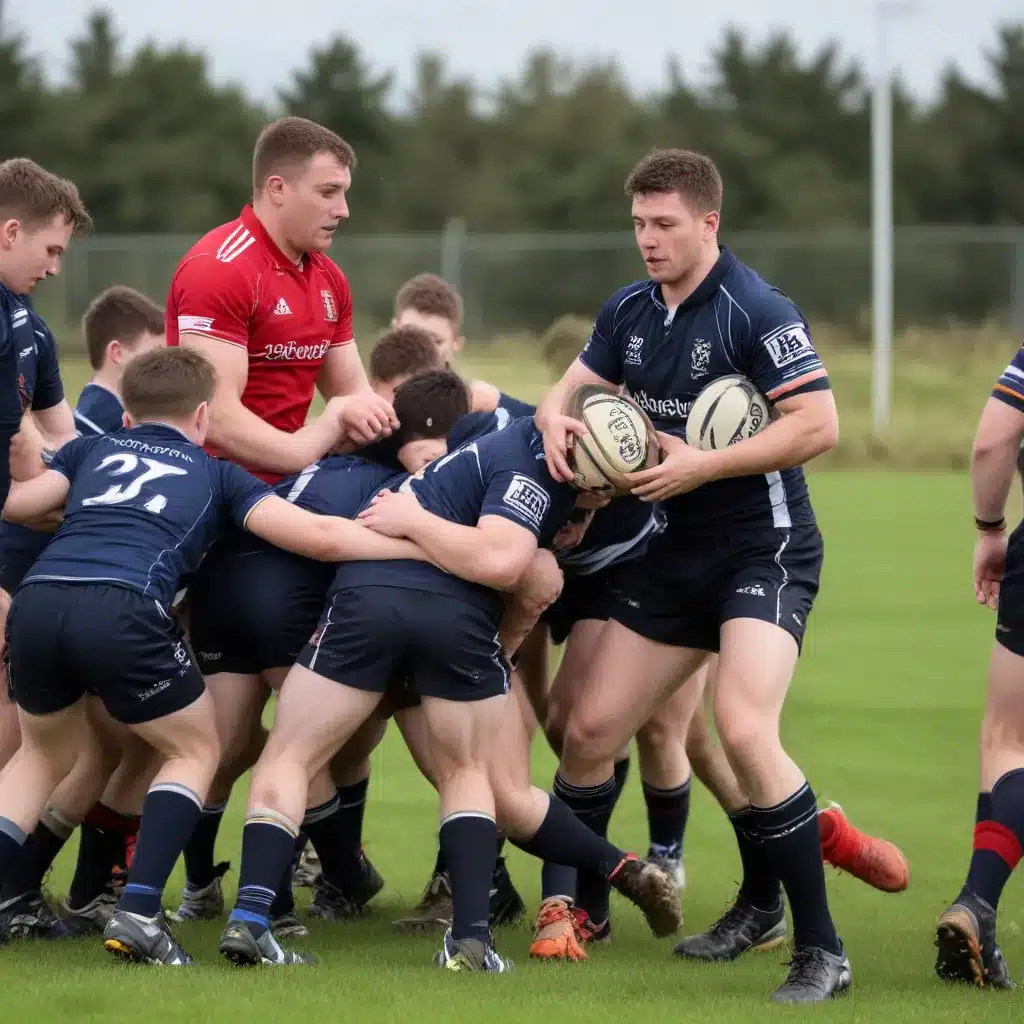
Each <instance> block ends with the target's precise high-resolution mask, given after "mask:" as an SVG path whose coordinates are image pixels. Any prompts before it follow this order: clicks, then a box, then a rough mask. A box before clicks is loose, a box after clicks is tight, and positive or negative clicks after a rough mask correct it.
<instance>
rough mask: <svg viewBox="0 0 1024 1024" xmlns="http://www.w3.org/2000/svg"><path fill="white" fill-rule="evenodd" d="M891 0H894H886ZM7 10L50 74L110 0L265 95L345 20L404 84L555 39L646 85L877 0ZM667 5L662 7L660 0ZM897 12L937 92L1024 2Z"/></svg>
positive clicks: (127, 16) (344, 1)
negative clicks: (723, 49) (424, 55)
mask: <svg viewBox="0 0 1024 1024" xmlns="http://www.w3.org/2000/svg"><path fill="white" fill-rule="evenodd" d="M887 5H888V6H895V4H893V3H892V2H891V0H887ZM2 6H3V11H4V18H5V20H6V21H7V22H8V23H11V24H13V25H14V26H16V27H17V28H19V29H21V30H22V31H24V32H25V33H26V34H27V36H28V40H29V45H30V48H31V50H32V51H33V52H35V53H37V54H39V55H41V56H42V57H43V58H44V61H45V66H46V68H47V72H48V74H50V75H51V76H52V77H53V78H59V77H60V75H61V73H62V70H63V65H64V61H65V58H66V54H67V42H68V39H69V38H71V37H72V36H74V35H75V34H77V33H78V32H79V31H80V30H81V27H82V25H83V24H84V22H85V19H86V17H87V15H88V13H89V12H90V11H91V10H92V9H94V8H95V7H97V6H104V7H106V8H107V9H108V10H110V11H111V12H112V14H113V16H114V19H115V23H116V25H117V26H118V28H119V30H120V32H121V34H122V36H123V38H124V41H125V43H126V44H127V45H128V46H132V45H134V44H137V43H139V42H141V41H143V40H144V39H147V38H149V39H152V40H155V41H157V42H158V43H162V44H168V43H174V42H181V41H185V42H187V43H189V44H190V45H191V46H193V47H196V48H201V49H203V50H206V51H207V52H208V53H209V55H210V58H211V62H212V68H213V73H214V76H215V77H216V78H217V79H218V80H221V81H224V80H232V81H236V82H241V83H242V84H244V85H245V87H246V88H247V90H248V91H249V92H250V93H251V94H252V95H254V96H257V97H260V98H263V99H269V98H271V97H272V96H273V90H274V88H275V87H276V86H278V85H280V84H282V83H283V82H285V81H287V79H288V76H289V73H290V71H291V70H292V69H293V68H295V67H297V66H299V65H301V64H302V63H303V62H304V59H305V55H306V53H307V52H308V50H309V49H310V48H311V47H312V46H313V45H316V44H319V43H323V42H325V41H326V40H328V39H329V38H330V37H331V36H332V35H334V34H336V33H338V32H342V33H345V34H346V35H348V36H349V37H350V38H352V39H354V40H355V41H356V42H357V43H358V44H359V45H360V46H361V48H362V49H363V52H364V53H365V54H366V56H367V57H368V59H369V60H370V62H371V63H372V65H373V66H374V67H375V68H377V69H380V70H384V69H393V70H395V71H396V72H397V76H398V86H399V90H401V89H402V88H403V87H406V86H408V84H409V82H410V74H411V68H412V66H413V60H414V57H415V54H416V53H417V51H419V50H424V49H430V50H437V51H440V52H442V53H444V54H445V56H446V57H447V59H448V61H449V66H450V68H451V69H452V70H453V71H455V72H461V73H463V74H468V75H471V76H473V77H474V78H476V79H477V80H478V81H480V82H481V83H484V84H487V83H492V82H494V81H495V80H496V79H497V78H498V77H500V76H502V75H510V74H513V73H514V72H515V71H516V70H517V68H518V67H519V66H520V64H521V61H522V57H523V55H524V53H525V52H526V51H527V50H528V49H530V48H531V47H535V46H550V47H552V48H554V49H555V50H557V51H558V52H560V53H562V54H565V55H567V56H572V57H576V58H580V59H586V58H592V57H609V56H610V57H614V58H616V59H617V60H618V62H619V64H620V66H621V67H622V68H623V69H624V71H625V73H626V75H627V77H628V79H629V80H630V82H631V83H632V84H633V85H634V86H635V87H636V88H637V89H640V90H643V89H650V88H655V87H658V86H659V85H661V84H662V83H663V81H664V68H665V59H666V57H667V56H668V55H669V54H670V53H674V54H676V55H677V56H678V57H679V58H680V59H681V61H682V63H683V67H684V71H685V73H686V75H687V77H688V78H690V79H692V80H699V79H700V78H701V76H702V71H703V70H704V68H705V67H706V65H707V60H708V54H709V53H710V52H711V50H712V49H713V48H714V47H715V46H716V45H717V44H718V42H719V41H720V40H721V38H722V33H723V30H724V28H725V26H726V25H728V24H730V23H731V24H735V25H738V26H742V27H743V28H744V29H745V30H747V31H748V32H749V33H750V34H751V35H752V36H753V37H754V38H763V37H764V36H765V35H766V34H767V33H769V32H770V31H771V30H772V29H774V28H786V29H788V30H790V32H791V33H792V34H793V35H794V36H795V37H796V38H797V40H798V41H799V43H800V45H801V48H802V49H803V51H804V52H805V53H808V52H812V51H813V50H814V49H815V48H816V47H817V46H818V45H820V44H821V43H822V42H824V41H826V40H828V39H838V40H840V42H841V44H842V46H843V49H844V51H845V52H846V53H848V54H850V55H851V56H858V57H861V58H863V59H864V60H865V61H870V60H871V59H872V56H873V53H874V40H875V32H874V11H875V9H876V4H875V3H874V2H873V0H770V2H766V0H719V2H717V3H715V2H712V3H705V2H698V3H694V2H692V0H690V2H688V0H665V2H664V4H662V5H654V4H644V5H643V6H642V7H641V6H640V5H639V4H637V3H636V2H635V0H432V2H426V3H424V2H422V0H420V2H416V0H173V2H170V3H163V2H156V0H106V3H97V0H5V2H3V3H2ZM659 6H660V7H661V8H662V9H661V10H658V7H659ZM905 6H906V7H907V8H909V10H908V11H907V12H906V13H902V14H900V15H899V16H898V17H896V16H894V17H892V18H891V19H890V20H889V27H888V29H887V38H888V46H889V49H890V50H891V54H892V58H893V62H894V64H895V65H896V66H897V67H898V69H899V71H900V73H901V75H902V76H903V78H904V80H905V81H906V82H907V83H908V85H909V86H910V87H911V89H912V90H913V91H914V92H915V93H916V94H917V95H919V96H922V97H926V96H929V95H931V94H933V93H934V90H935V88H936V84H937V82H938V79H939V75H940V73H941V70H942V68H943V66H944V65H945V64H947V63H949V62H956V63H957V64H958V65H960V67H961V68H963V70H964V71H965V72H966V73H967V74H968V75H969V76H970V77H971V78H973V79H975V80H979V81H983V80H985V63H984V57H983V51H984V50H985V49H988V48H989V47H991V45H992V43H993V40H994V38H995V31H996V26H997V25H998V24H999V22H1000V21H1009V20H1011V19H1016V20H1018V21H1024V0H971V2H970V3H966V4H965V3H964V2H963V0H910V3H908V4H906V5H905Z"/></svg>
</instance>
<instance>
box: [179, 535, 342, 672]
mask: <svg viewBox="0 0 1024 1024" xmlns="http://www.w3.org/2000/svg"><path fill="white" fill-rule="evenodd" d="M334 572H335V567H334V566H333V565H326V564H324V563H322V562H313V561H310V560H309V559H306V558H299V557H298V556H297V555H293V554H290V553H289V552H287V551H281V550H280V549H278V548H271V547H267V548H261V549H259V550H254V551H247V552H244V553H242V552H238V553H235V552H231V553H227V552H225V553H223V554H220V553H217V552H215V553H214V554H213V555H211V556H210V558H208V559H206V561H205V562H203V565H202V567H201V568H200V570H199V573H198V574H197V575H196V577H195V579H194V580H193V582H192V584H191V585H190V586H189V590H188V597H189V638H190V639H191V641H192V649H193V650H194V651H195V652H196V661H197V663H198V664H199V670H200V671H201V672H202V673H203V675H204V676H209V675H213V674H214V673H217V672H237V673H240V674H243V675H256V674H258V673H260V672H262V671H264V669H271V668H291V666H292V665H294V664H295V660H296V658H298V656H299V652H300V651H301V650H302V648H303V647H305V645H306V643H307V642H308V641H309V638H310V637H311V636H312V635H313V631H314V630H315V629H316V624H317V622H318V621H319V619H320V613H321V612H322V611H323V609H324V601H325V600H326V599H327V592H328V590H329V589H330V586H331V581H332V580H333V579H334Z"/></svg>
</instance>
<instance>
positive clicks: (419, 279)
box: [395, 274, 462, 331]
mask: <svg viewBox="0 0 1024 1024" xmlns="http://www.w3.org/2000/svg"><path fill="white" fill-rule="evenodd" d="M407 309H414V310H415V311H416V312H417V313H423V314H424V316H442V317H444V318H445V320H447V321H448V322H449V323H450V324H451V325H452V327H453V328H454V329H455V330H456V331H458V330H459V329H460V328H461V327H462V296H461V295H459V293H458V292H457V291H456V290H455V289H454V288H453V287H452V286H451V285H450V284H449V283H448V282H447V281H446V280H444V278H442V277H438V276H437V274H417V275H416V276H415V277H414V278H412V279H411V280H409V281H406V282H405V284H403V285H402V287H401V288H399V289H398V294H397V295H396V296H395V316H400V315H401V314H402V313H404V312H405V310H407Z"/></svg>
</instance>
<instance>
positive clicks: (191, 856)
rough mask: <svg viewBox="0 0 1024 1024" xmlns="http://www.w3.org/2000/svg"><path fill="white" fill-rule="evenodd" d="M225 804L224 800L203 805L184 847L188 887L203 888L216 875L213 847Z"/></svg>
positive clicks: (215, 843)
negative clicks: (219, 802)
mask: <svg viewBox="0 0 1024 1024" xmlns="http://www.w3.org/2000/svg"><path fill="white" fill-rule="evenodd" d="M227 806H228V805H227V802H226V801H225V802H224V803H221V804H209V805H208V806H206V807H204V808H203V813H202V815H201V816H200V818H199V821H198V822H197V823H196V827H195V830H194V831H193V833H192V835H191V837H190V838H189V841H188V845H187V846H186V847H185V879H186V880H187V882H188V886H189V888H190V889H205V888H206V886H208V885H209V884H210V883H211V882H212V881H213V880H214V878H216V877H217V871H216V868H215V867H214V863H213V856H214V847H215V846H216V845H217V832H218V831H219V830H220V823H221V819H222V818H223V817H224V811H225V809H226V808H227Z"/></svg>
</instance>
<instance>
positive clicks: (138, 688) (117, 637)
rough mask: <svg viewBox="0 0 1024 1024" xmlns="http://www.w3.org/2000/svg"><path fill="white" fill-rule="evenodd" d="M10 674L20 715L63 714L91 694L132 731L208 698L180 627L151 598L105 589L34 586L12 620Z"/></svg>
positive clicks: (21, 595) (18, 600)
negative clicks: (203, 697) (25, 712)
mask: <svg viewBox="0 0 1024 1024" xmlns="http://www.w3.org/2000/svg"><path fill="white" fill-rule="evenodd" d="M7 645H8V646H7V652H8V673H9V678H10V685H11V691H12V693H13V695H14V699H15V701H16V702H17V704H18V707H20V708H23V709H24V710H25V711H27V712H28V713H29V714H30V715H49V714H53V713H54V712H57V711H63V710H64V708H68V707H70V706H71V705H72V704H74V703H75V701H77V700H79V699H80V698H81V697H82V696H84V695H85V694H93V695H95V696H97V697H99V698H101V699H102V701H103V704H104V705H105V707H106V709H107V711H109V712H110V714H111V715H112V716H113V717H114V718H115V719H117V721H119V722H123V723H124V724H126V725H136V724H138V723H140V722H151V721H153V720H155V719H157V718H163V717H164V716H165V715H170V714H173V713H174V712H175V711H181V710H182V709H183V708H187V707H188V706H189V705H190V704H192V703H193V702H194V701H196V700H198V699H199V697H201V696H202V694H203V691H204V690H205V685H204V683H203V677H202V676H201V675H200V674H199V669H198V668H196V664H195V661H194V660H193V659H192V656H191V652H190V651H189V649H188V645H187V644H186V643H185V638H184V636H183V635H182V632H181V630H180V629H179V628H178V625H177V624H176V623H175V622H174V620H173V619H171V618H170V617H169V616H168V615H167V613H166V612H165V611H164V610H163V609H162V608H161V607H160V605H159V604H158V603H157V602H156V601H154V600H153V599H152V598H151V597H143V595H142V594H140V593H138V592H137V591H134V590H128V589H127V588H125V587H114V586H109V585H107V584H104V583H49V582H39V583H29V584H27V585H25V586H23V587H22V588H21V590H19V591H18V593H17V594H16V595H15V597H14V600H13V601H12V602H11V611H10V614H9V615H8V617H7Z"/></svg>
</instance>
